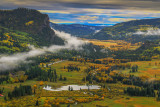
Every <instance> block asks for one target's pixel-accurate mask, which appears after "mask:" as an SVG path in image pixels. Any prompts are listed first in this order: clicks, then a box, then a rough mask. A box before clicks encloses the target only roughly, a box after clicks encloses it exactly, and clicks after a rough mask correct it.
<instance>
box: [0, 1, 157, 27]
mask: <svg viewBox="0 0 160 107" xmlns="http://www.w3.org/2000/svg"><path fill="white" fill-rule="evenodd" d="M17 7H27V8H33V9H37V10H39V11H41V12H43V13H47V14H48V15H49V17H50V21H51V22H54V23H60V24H62V23H66V24H71V23H81V24H105V25H114V24H116V23H119V22H124V21H129V20H138V19H144V18H159V17H160V0H0V9H14V8H17Z"/></svg>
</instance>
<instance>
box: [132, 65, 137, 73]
mask: <svg viewBox="0 0 160 107" xmlns="http://www.w3.org/2000/svg"><path fill="white" fill-rule="evenodd" d="M130 72H138V65H133V66H132V70H131V71H130Z"/></svg>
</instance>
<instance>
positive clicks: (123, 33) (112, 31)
mask: <svg viewBox="0 0 160 107" xmlns="http://www.w3.org/2000/svg"><path fill="white" fill-rule="evenodd" d="M149 28H154V29H159V28H160V18H156V19H142V20H133V21H128V22H122V23H118V24H116V25H114V26H110V27H105V28H104V29H102V30H101V31H99V32H98V33H96V34H92V35H89V36H88V37H87V38H89V39H99V40H109V39H113V40H126V41H130V42H140V41H145V40H156V39H160V36H158V35H148V36H144V35H143V34H139V35H137V34H135V32H137V31H141V32H147V30H148V29H149Z"/></svg>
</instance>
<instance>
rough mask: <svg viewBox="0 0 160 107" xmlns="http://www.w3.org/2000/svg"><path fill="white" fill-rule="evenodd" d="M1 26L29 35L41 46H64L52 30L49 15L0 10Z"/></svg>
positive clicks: (16, 10) (20, 9) (23, 10)
mask: <svg viewBox="0 0 160 107" xmlns="http://www.w3.org/2000/svg"><path fill="white" fill-rule="evenodd" d="M0 26H3V27H6V28H9V29H12V30H18V31H23V32H26V33H29V34H30V36H31V37H32V38H34V39H35V40H37V41H38V44H39V45H50V44H57V45H61V44H63V40H62V39H61V38H59V37H57V36H56V35H55V33H54V31H53V30H52V29H51V28H50V25H49V17H48V15H46V14H42V13H40V12H39V11H37V10H33V9H26V8H18V9H14V10H0Z"/></svg>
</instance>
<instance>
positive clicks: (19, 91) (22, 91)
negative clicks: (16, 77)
mask: <svg viewBox="0 0 160 107" xmlns="http://www.w3.org/2000/svg"><path fill="white" fill-rule="evenodd" d="M25 95H32V87H31V86H29V85H24V86H22V85H20V86H19V87H17V86H16V87H15V88H14V90H13V91H12V92H9V93H8V98H9V99H12V98H13V97H20V96H25Z"/></svg>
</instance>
